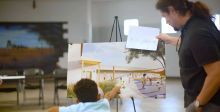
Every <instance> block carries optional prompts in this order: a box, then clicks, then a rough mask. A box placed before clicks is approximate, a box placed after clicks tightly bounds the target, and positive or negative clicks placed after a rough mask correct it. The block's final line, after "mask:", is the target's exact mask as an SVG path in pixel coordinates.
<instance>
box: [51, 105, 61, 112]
mask: <svg viewBox="0 0 220 112" xmlns="http://www.w3.org/2000/svg"><path fill="white" fill-rule="evenodd" d="M48 112H59V107H58V106H53V107H51V108H49V110H48Z"/></svg>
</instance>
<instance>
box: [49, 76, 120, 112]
mask: <svg viewBox="0 0 220 112" xmlns="http://www.w3.org/2000/svg"><path fill="white" fill-rule="evenodd" d="M119 91H120V87H119V86H116V87H114V88H113V89H112V90H111V91H110V92H107V93H106V94H105V96H104V98H103V99H100V95H99V94H98V87H97V84H96V82H95V81H93V80H91V79H81V80H80V81H78V82H77V83H76V84H75V86H74V93H75V94H76V97H77V104H73V105H70V106H67V107H64V106H62V107H57V106H54V107H52V108H50V109H49V112H110V105H109V100H111V99H112V98H113V97H114V96H115V95H117V93H118V92H119Z"/></svg>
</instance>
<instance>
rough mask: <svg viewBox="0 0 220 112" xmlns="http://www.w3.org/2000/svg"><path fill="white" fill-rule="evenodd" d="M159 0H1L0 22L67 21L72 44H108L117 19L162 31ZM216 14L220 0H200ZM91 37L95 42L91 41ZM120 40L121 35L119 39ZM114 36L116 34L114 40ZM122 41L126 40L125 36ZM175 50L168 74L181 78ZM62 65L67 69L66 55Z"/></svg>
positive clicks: (170, 54) (170, 50)
mask: <svg viewBox="0 0 220 112" xmlns="http://www.w3.org/2000/svg"><path fill="white" fill-rule="evenodd" d="M156 1H157V0H36V9H33V8H32V0H0V21H13V22H16V21H32V22H33V21H67V22H68V25H67V26H65V27H67V28H68V34H67V35H65V37H68V39H69V43H79V42H84V41H86V42H90V41H91V40H92V41H93V42H103V41H109V38H110V34H111V28H112V24H113V20H114V16H116V15H117V16H119V23H120V25H121V32H122V35H123V20H124V19H131V18H137V19H139V24H140V25H141V26H151V27H158V28H160V13H159V12H158V11H157V10H156V9H155V3H156ZM201 1H204V2H205V3H207V4H208V6H209V7H210V8H211V9H212V12H213V13H220V7H219V4H220V0H201ZM91 37H92V39H91ZM118 37H119V36H118ZM114 39H115V35H113V41H114ZM123 40H126V37H125V36H123ZM174 49H175V47H171V46H166V60H167V75H168V76H179V68H178V62H177V60H178V57H177V56H176V52H175V51H174ZM64 56H65V57H64V58H61V59H60V62H59V64H60V65H61V66H62V67H64V68H67V54H65V55H64Z"/></svg>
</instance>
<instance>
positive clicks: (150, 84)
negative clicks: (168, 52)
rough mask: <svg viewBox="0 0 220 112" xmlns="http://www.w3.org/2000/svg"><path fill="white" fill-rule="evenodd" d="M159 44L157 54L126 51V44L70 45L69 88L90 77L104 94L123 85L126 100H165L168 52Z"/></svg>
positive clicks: (122, 91)
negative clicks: (118, 84)
mask: <svg viewBox="0 0 220 112" xmlns="http://www.w3.org/2000/svg"><path fill="white" fill-rule="evenodd" d="M158 44H159V45H158V49H157V51H146V50H138V49H126V48H125V45H126V43H125V42H107V43H84V44H73V45H69V51H68V75H67V77H68V78H67V84H68V88H69V89H70V90H71V86H72V85H73V84H74V83H75V82H77V81H78V80H80V79H81V78H90V79H92V80H95V81H96V82H97V83H98V84H99V86H100V87H101V88H102V89H103V90H104V92H105V91H108V90H111V87H113V86H114V84H116V83H118V82H120V83H122V84H123V88H122V89H121V96H122V97H131V96H134V97H135V96H141V97H152V98H159V97H161V98H165V97H166V91H165V90H166V89H165V88H166V86H165V79H166V75H165V59H164V54H165V53H164V52H165V49H164V44H163V43H161V42H159V43H158ZM68 94H69V95H68V96H71V95H70V94H71V93H69V92H68Z"/></svg>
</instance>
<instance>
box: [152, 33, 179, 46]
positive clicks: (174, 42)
mask: <svg viewBox="0 0 220 112" xmlns="http://www.w3.org/2000/svg"><path fill="white" fill-rule="evenodd" d="M156 38H157V39H160V40H162V41H164V42H166V43H167V44H171V45H174V46H176V45H177V44H178V45H179V44H180V41H181V39H180V37H173V36H170V35H167V34H160V35H158V36H157V37H156Z"/></svg>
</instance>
